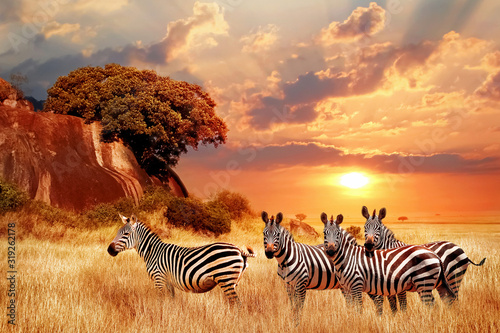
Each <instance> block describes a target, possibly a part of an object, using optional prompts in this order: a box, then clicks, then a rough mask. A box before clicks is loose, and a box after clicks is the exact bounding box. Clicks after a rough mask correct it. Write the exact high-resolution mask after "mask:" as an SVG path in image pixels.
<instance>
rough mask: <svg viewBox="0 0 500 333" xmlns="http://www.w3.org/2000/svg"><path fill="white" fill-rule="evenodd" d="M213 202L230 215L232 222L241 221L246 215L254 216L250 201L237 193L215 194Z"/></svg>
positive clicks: (221, 192)
mask: <svg viewBox="0 0 500 333" xmlns="http://www.w3.org/2000/svg"><path fill="white" fill-rule="evenodd" d="M212 202H216V203H218V204H220V205H221V206H223V207H224V208H225V209H226V210H227V211H228V212H229V214H230V216H231V219H232V220H241V219H242V218H243V217H244V216H245V215H249V216H251V215H253V212H252V208H251V207H250V201H249V200H248V199H247V198H246V197H245V196H244V195H243V194H240V193H237V192H231V191H228V190H222V191H220V192H218V193H217V194H215V196H214V197H213V199H212Z"/></svg>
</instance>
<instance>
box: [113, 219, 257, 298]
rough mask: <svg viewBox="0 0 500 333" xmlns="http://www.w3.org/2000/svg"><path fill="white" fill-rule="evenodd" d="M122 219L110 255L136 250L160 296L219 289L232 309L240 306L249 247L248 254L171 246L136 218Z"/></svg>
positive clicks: (217, 247) (223, 246) (218, 247)
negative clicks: (217, 287)
mask: <svg viewBox="0 0 500 333" xmlns="http://www.w3.org/2000/svg"><path fill="white" fill-rule="evenodd" d="M120 217H121V219H122V221H123V223H124V225H123V226H122V227H121V228H120V230H118V233H117V235H116V237H115V239H113V241H112V242H111V244H110V245H109V247H108V253H109V254H110V255H111V256H113V257H114V256H116V255H117V254H118V253H120V252H122V251H125V250H127V249H132V248H135V249H136V250H137V253H138V254H139V255H140V256H141V258H143V259H144V261H145V263H146V269H147V271H148V273H149V276H150V278H151V279H152V280H153V281H154V285H155V287H156V288H157V289H159V290H160V293H161V294H164V293H165V290H168V291H169V292H170V295H171V296H172V297H174V295H175V291H174V288H177V289H179V290H182V291H186V292H193V293H204V292H207V291H210V290H212V289H213V288H214V287H215V286H216V285H219V286H220V287H221V289H222V291H223V292H224V295H225V297H226V298H227V299H228V301H229V303H230V304H231V305H235V304H236V305H238V306H240V305H241V302H240V300H239V298H238V295H237V294H236V290H235V288H236V286H237V285H238V283H239V281H240V279H241V277H242V275H243V273H244V272H245V269H246V268H247V267H248V263H247V258H248V257H255V254H254V253H253V251H252V249H250V248H248V247H247V251H248V252H246V251H243V250H242V249H240V248H239V247H237V246H235V245H233V244H229V243H213V244H208V245H203V246H199V247H181V246H178V245H175V244H168V243H164V242H163V241H162V240H161V239H160V238H159V237H158V235H156V234H155V233H154V232H153V231H151V229H150V228H149V227H147V226H146V225H145V224H143V223H142V222H140V221H138V220H137V218H136V217H135V215H132V216H131V217H130V218H127V217H125V216H123V215H121V214H120Z"/></svg>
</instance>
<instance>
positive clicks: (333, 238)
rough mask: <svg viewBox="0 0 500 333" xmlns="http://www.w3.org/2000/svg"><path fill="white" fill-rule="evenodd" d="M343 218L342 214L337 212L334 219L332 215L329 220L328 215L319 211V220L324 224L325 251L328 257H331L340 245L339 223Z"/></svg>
mask: <svg viewBox="0 0 500 333" xmlns="http://www.w3.org/2000/svg"><path fill="white" fill-rule="evenodd" d="M343 220H344V216H343V215H342V214H339V215H337V219H336V220H334V219H333V215H332V217H331V218H330V221H328V216H327V215H326V214H325V213H321V221H322V222H323V224H324V225H325V228H324V229H323V234H324V235H325V252H326V254H327V255H328V256H330V257H333V256H334V255H335V253H336V252H337V251H338V249H339V247H340V242H341V236H342V231H341V229H340V224H341V223H342V221H343Z"/></svg>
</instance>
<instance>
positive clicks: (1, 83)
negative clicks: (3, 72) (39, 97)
mask: <svg viewBox="0 0 500 333" xmlns="http://www.w3.org/2000/svg"><path fill="white" fill-rule="evenodd" d="M0 105H4V106H7V107H11V108H19V109H25V110H31V111H34V110H35V108H34V107H33V104H32V103H31V102H29V101H27V100H25V99H23V97H22V96H21V94H20V93H19V92H18V91H17V90H16V89H14V88H13V87H12V86H11V85H10V83H8V82H7V81H5V80H4V79H2V78H0Z"/></svg>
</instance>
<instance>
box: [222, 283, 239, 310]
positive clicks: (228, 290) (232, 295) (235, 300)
mask: <svg viewBox="0 0 500 333" xmlns="http://www.w3.org/2000/svg"><path fill="white" fill-rule="evenodd" d="M219 286H220V287H221V289H222V291H223V292H224V295H225V296H226V298H227V299H228V300H229V304H230V305H236V306H238V307H241V301H240V299H239V297H238V294H237V293H236V284H235V283H234V282H233V281H231V282H229V283H225V284H222V283H219Z"/></svg>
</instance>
